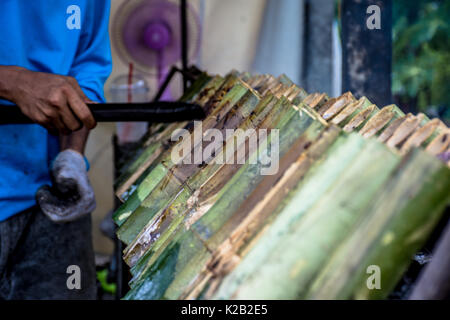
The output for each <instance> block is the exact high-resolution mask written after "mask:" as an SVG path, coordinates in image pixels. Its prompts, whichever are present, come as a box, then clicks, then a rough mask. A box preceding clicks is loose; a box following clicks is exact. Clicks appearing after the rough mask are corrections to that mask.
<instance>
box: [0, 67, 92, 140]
mask: <svg viewBox="0 0 450 320" xmlns="http://www.w3.org/2000/svg"><path fill="white" fill-rule="evenodd" d="M0 97H1V98H3V99H6V100H9V101H11V102H13V103H15V104H17V105H18V106H19V108H20V109H21V111H22V112H23V113H24V114H25V115H27V116H28V117H29V118H31V119H32V120H33V121H34V122H36V123H38V124H40V125H42V126H44V127H46V128H47V129H49V130H55V129H56V130H58V131H59V132H60V133H62V134H69V133H71V132H73V131H76V130H79V129H80V128H81V127H82V126H83V125H84V126H85V127H86V128H88V129H92V128H94V127H95V125H96V123H95V120H94V117H93V116H92V114H91V112H90V110H89V108H88V107H87V105H86V102H87V101H89V99H88V98H87V97H86V95H85V94H84V92H83V90H81V88H80V86H79V85H78V82H77V80H75V78H73V77H66V76H61V75H55V74H49V73H43V72H34V71H30V70H27V69H25V68H21V67H16V66H0ZM80 121H81V122H80Z"/></svg>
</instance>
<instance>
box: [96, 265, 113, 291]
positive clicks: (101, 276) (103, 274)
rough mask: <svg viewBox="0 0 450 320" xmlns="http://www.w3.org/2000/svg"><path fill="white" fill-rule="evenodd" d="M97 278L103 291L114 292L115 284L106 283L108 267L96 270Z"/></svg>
mask: <svg viewBox="0 0 450 320" xmlns="http://www.w3.org/2000/svg"><path fill="white" fill-rule="evenodd" d="M97 279H98V281H99V282H100V285H101V286H102V289H103V291H104V292H107V293H110V294H115V293H116V284H115V283H108V280H107V279H108V269H103V270H100V271H97Z"/></svg>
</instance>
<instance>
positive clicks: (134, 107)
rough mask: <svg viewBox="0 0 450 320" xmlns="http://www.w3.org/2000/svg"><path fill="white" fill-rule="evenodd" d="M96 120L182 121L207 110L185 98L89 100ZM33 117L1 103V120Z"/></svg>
mask: <svg viewBox="0 0 450 320" xmlns="http://www.w3.org/2000/svg"><path fill="white" fill-rule="evenodd" d="M87 106H88V107H89V109H91V112H92V115H93V116H94V119H95V120H96V121H97V122H117V121H124V122H127V121H130V122H135V121H136V122H142V121H143V122H153V123H157V122H162V123H168V122H179V121H188V120H203V119H204V118H205V112H204V110H203V109H202V108H201V107H200V106H199V105H196V104H191V103H185V102H168V101H158V102H144V103H98V104H88V105H87ZM31 123H33V121H32V120H31V119H30V118H28V117H27V116H26V115H24V114H23V113H22V111H20V109H19V107H18V106H6V105H5V106H1V107H0V124H31Z"/></svg>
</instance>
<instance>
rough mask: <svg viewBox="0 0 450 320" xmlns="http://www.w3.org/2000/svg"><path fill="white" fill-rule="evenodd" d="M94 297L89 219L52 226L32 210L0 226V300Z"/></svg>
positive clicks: (93, 268) (92, 255)
mask: <svg viewBox="0 0 450 320" xmlns="http://www.w3.org/2000/svg"><path fill="white" fill-rule="evenodd" d="M95 298H96V274H95V262H94V251H93V247H92V234H91V216H90V215H88V216H85V217H83V218H81V219H79V220H77V221H74V222H69V223H64V224H56V223H54V222H52V221H51V220H50V219H48V218H47V217H46V216H45V215H44V214H43V213H42V212H41V211H40V210H39V209H38V208H37V207H33V208H31V209H28V210H25V211H24V212H21V213H19V214H16V215H14V216H12V217H11V218H9V219H7V220H6V221H2V222H0V300H3V299H6V300H22V299H39V300H41V299H52V300H53V299H64V300H66V299H95Z"/></svg>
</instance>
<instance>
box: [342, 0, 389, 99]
mask: <svg viewBox="0 0 450 320" xmlns="http://www.w3.org/2000/svg"><path fill="white" fill-rule="evenodd" d="M373 5H375V6H378V7H379V8H380V11H379V17H380V24H379V29H377V28H376V27H375V28H374V29H369V27H370V28H373V27H374V25H373V22H374V20H372V19H377V17H376V15H377V11H372V10H371V9H369V10H368V8H369V7H370V6H373ZM375 9H376V7H375ZM368 11H369V13H368ZM374 15H375V16H374ZM341 23H342V54H343V64H342V69H343V70H342V90H343V91H344V92H345V91H351V92H352V93H353V94H354V95H355V96H356V97H358V98H359V97H362V96H366V97H367V98H369V100H370V101H372V102H373V103H375V104H376V105H379V106H385V105H389V104H391V103H392V94H391V69H392V67H391V64H392V0H358V1H357V0H342V5H341Z"/></svg>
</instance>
